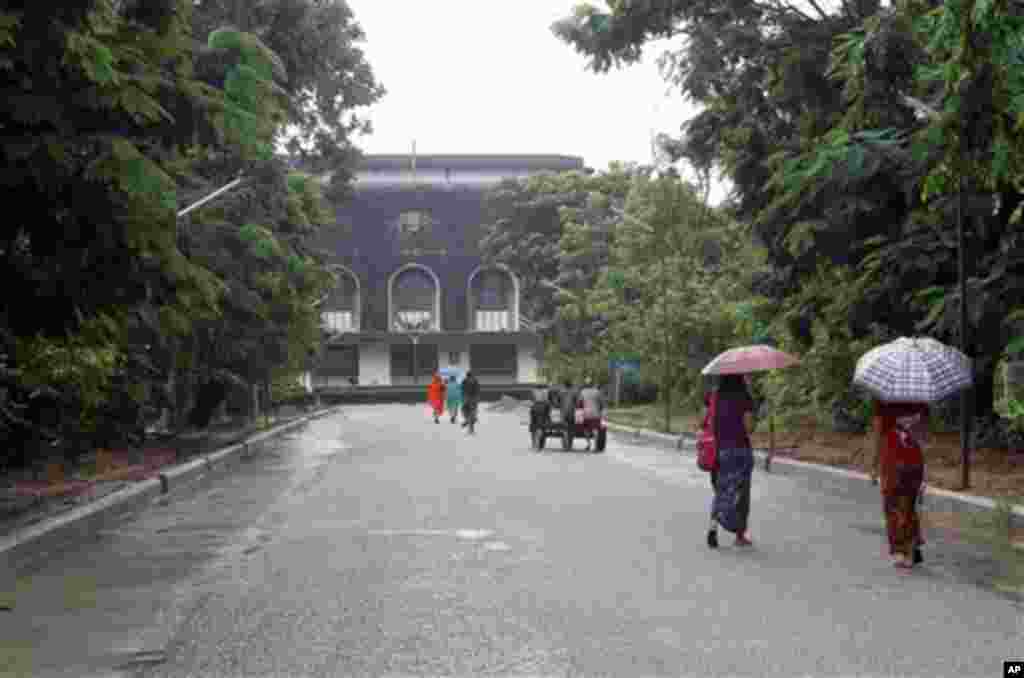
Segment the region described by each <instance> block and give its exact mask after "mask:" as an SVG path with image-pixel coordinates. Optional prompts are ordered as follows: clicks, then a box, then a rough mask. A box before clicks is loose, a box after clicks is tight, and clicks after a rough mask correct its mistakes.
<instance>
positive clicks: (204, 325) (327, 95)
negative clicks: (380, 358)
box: [0, 0, 383, 449]
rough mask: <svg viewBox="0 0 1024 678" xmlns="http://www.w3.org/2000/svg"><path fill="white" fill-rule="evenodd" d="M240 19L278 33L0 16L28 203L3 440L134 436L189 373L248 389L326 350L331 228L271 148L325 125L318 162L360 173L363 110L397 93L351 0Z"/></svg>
mask: <svg viewBox="0 0 1024 678" xmlns="http://www.w3.org/2000/svg"><path fill="white" fill-rule="evenodd" d="M232 7H233V8H234V10H235V11H236V14H235V16H236V17H237V16H243V15H244V16H245V17H248V18H253V17H255V18H257V19H259V20H261V21H262V20H264V19H266V20H267V21H268V22H269V23H268V24H267V26H264V27H263V28H261V29H259V30H256V29H258V28H259V25H258V24H254V25H253V26H252V28H251V29H246V30H242V29H240V28H239V26H238V24H237V23H233V22H229V21H227V17H225V16H223V13H222V12H221V10H222V9H223V7H222V6H221V5H220V4H218V3H207V2H191V1H189V0H146V1H145V2H143V1H141V0H138V1H132V0H125V1H117V2H115V1H114V0H92V1H89V2H80V3H71V4H70V5H69V4H68V3H64V4H63V5H61V6H59V7H56V6H52V5H51V4H48V3H35V4H32V3H24V2H15V3H8V4H7V5H6V6H5V7H4V8H3V9H2V10H0V81H2V83H3V84H2V88H3V91H4V97H3V98H2V101H0V124H2V125H3V127H4V129H5V132H6V133H5V135H4V138H3V140H2V141H0V154H2V157H3V160H4V162H3V169H2V170H0V181H2V184H3V186H4V188H5V190H6V193H7V195H8V196H9V198H10V201H9V202H10V204H12V205H13V204H17V205H18V208H19V209H17V210H11V218H10V219H9V220H8V227H7V228H6V229H5V230H4V234H5V235H4V237H3V239H2V242H0V256H2V257H3V258H4V266H3V267H2V272H0V276H2V281H3V283H4V284H5V286H6V287H5V288H6V289H8V290H18V293H17V294H8V295H7V296H6V297H5V299H4V301H3V303H2V305H0V309H2V310H0V339H2V340H3V347H2V351H0V355H2V359H3V366H2V370H0V376H2V378H3V384H2V386H3V388H2V389H0V429H2V430H4V431H6V434H7V435H9V436H20V439H22V440H23V439H24V437H25V436H29V437H40V436H41V437H42V438H44V439H50V440H53V441H54V442H60V441H64V442H65V443H67V444H71V445H72V446H74V447H77V448H81V447H82V446H83V445H85V446H88V444H89V443H88V442H87V440H86V439H93V440H94V441H102V440H104V439H109V438H111V437H115V438H116V437H118V436H120V435H122V434H123V430H122V429H130V430H131V431H133V432H136V433H137V430H138V426H139V422H140V421H141V419H142V418H143V413H144V410H145V409H146V408H147V407H149V406H155V405H158V404H159V403H160V400H161V398H160V396H161V394H162V393H163V392H164V391H165V390H166V389H164V388H163V384H164V383H165V382H166V381H167V379H168V378H169V377H170V376H171V375H173V374H175V373H176V372H178V371H180V370H181V369H182V368H183V367H187V366H189V365H192V366H193V367H194V368H197V369H199V370H200V372H203V373H205V374H206V378H214V377H216V378H217V379H220V380H222V381H223V380H230V379H239V380H241V379H244V380H246V381H247V383H253V382H255V381H256V380H257V379H264V380H265V378H266V377H267V375H268V370H269V371H273V370H274V369H281V368H284V367H285V366H288V365H291V366H295V365H296V364H298V363H299V362H300V361H301V359H302V358H304V357H306V356H307V354H308V351H309V350H310V349H311V348H312V347H313V345H315V339H316V336H317V332H318V320H317V313H316V311H315V310H314V308H313V303H314V302H315V300H316V299H317V298H319V296H322V293H323V291H324V290H325V289H326V288H327V286H328V285H330V277H329V276H328V275H327V273H326V271H325V269H324V268H323V266H322V265H321V262H318V261H317V260H316V258H315V257H314V256H313V254H312V253H311V252H309V251H308V248H307V247H306V245H305V243H306V241H307V240H308V238H309V236H311V235H312V234H313V233H314V232H315V230H316V228H317V227H318V226H319V225H320V224H321V223H324V222H325V221H327V220H328V219H329V218H330V214H329V212H327V211H325V209H324V205H323V203H322V197H321V191H320V187H319V185H318V184H317V183H316V182H314V181H312V180H311V179H309V178H308V177H306V176H305V175H302V174H299V173H295V172H293V171H291V170H289V168H288V167H286V166H285V164H284V163H283V162H282V161H280V160H278V159H276V158H275V157H274V152H273V149H274V147H275V144H276V143H277V142H278V140H279V139H280V138H281V135H282V134H283V133H284V130H285V126H286V124H287V123H288V122H290V121H291V122H294V123H295V124H296V125H297V126H298V129H299V135H300V136H301V135H302V134H303V133H305V134H307V136H309V135H312V132H311V129H312V127H311V125H313V124H314V123H312V122H310V121H311V120H312V119H313V117H317V119H318V120H319V121H320V122H323V123H324V124H323V125H320V122H317V123H316V125H317V126H318V128H323V130H326V131H323V134H322V135H321V136H320V137H318V139H319V141H318V144H319V146H317V149H318V151H317V153H319V157H320V158H323V159H325V160H324V162H330V163H335V164H336V165H337V167H339V168H344V167H349V166H351V164H352V161H353V159H354V156H353V152H352V148H351V142H350V140H349V139H348V137H347V136H345V135H347V134H350V133H351V132H352V131H354V130H356V129H361V127H360V125H359V124H357V123H356V122H354V121H355V120H356V118H355V116H354V115H353V111H354V110H355V109H358V108H359V107H360V106H363V105H365V104H367V103H370V102H372V101H373V100H375V99H376V98H377V97H379V96H380V95H381V94H382V93H383V91H382V90H381V89H380V88H379V86H378V85H377V84H376V82H375V81H374V79H373V76H372V72H371V71H370V69H369V66H368V64H366V62H365V60H364V59H363V58H362V53H361V52H360V51H359V49H358V46H357V45H356V44H355V43H357V42H358V41H359V40H360V39H361V37H362V34H361V32H360V31H359V28H358V25H357V24H356V23H355V22H354V20H353V19H352V16H351V12H350V11H349V10H348V8H347V6H346V5H345V4H344V3H343V2H340V1H338V2H330V3H320V2H312V1H311V0H292V1H291V2H284V1H282V2H279V3H254V2H248V1H246V2H242V0H238V1H237V2H234V4H233V5H232ZM256 10H258V11H256ZM261 12H264V13H267V12H269V14H265V15H263V14H260V13H261ZM261 17H263V18H261ZM271 19H272V20H271ZM314 19H315V20H314ZM332 22H333V23H332ZM268 26H269V27H268ZM285 46H288V47H289V48H290V51H285V53H284V54H281V53H279V52H278V51H277V50H278V49H283V48H284V47H285ZM310 97H318V101H319V102H320V104H319V108H317V109H316V110H315V111H312V110H310V108H309V106H308V105H307V104H308V102H309V100H310ZM311 116H312V117H311ZM303 124H306V127H303ZM332 125H333V126H332ZM303 130H305V131H303ZM324 135H326V136H324ZM329 158H333V159H330V160H328V159H329ZM332 166H334V165H332ZM242 172H244V174H245V183H244V184H243V186H242V188H240V189H238V190H237V191H236V192H233V193H231V194H228V195H227V196H225V197H224V198H222V199H220V200H219V201H218V202H217V203H215V204H211V205H208V206H207V207H205V208H203V209H201V210H198V211H196V212H193V213H191V214H189V215H188V217H186V218H185V219H184V220H181V221H179V219H178V218H177V214H176V213H177V211H178V210H179V209H180V208H182V207H184V206H185V205H187V204H189V203H190V202H192V201H194V200H195V199H197V198H198V197H200V196H202V195H205V194H207V193H208V192H209V191H211V190H212V189H214V188H218V187H219V186H221V185H223V184H224V183H226V182H227V181H229V180H231V179H233V178H235V177H236V176H238V175H239V173H242ZM346 176H347V175H346V174H345V172H341V173H340V174H339V175H338V177H340V179H339V181H340V183H341V184H344V182H345V180H346V179H345V177H346ZM257 344H258V345H259V346H260V347H261V348H262V350H259V351H257V350H255V349H256V346H257ZM172 381H173V380H172ZM125 408H128V409H127V410H126V409H125ZM83 436H84V437H83ZM8 447H9V449H15V448H18V447H23V445H21V444H20V443H16V444H11V445H9V446H8Z"/></svg>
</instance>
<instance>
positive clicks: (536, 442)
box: [533, 427, 544, 452]
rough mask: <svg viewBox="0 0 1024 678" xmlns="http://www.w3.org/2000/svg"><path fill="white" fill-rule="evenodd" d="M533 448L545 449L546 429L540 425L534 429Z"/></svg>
mask: <svg viewBox="0 0 1024 678" xmlns="http://www.w3.org/2000/svg"><path fill="white" fill-rule="evenodd" d="M533 449H535V450H537V451H538V452H540V451H541V450H543V449H544V429H542V428H540V427H538V428H535V429H534V430H533Z"/></svg>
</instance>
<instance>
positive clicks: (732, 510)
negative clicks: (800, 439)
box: [706, 374, 755, 548]
mask: <svg viewBox="0 0 1024 678" xmlns="http://www.w3.org/2000/svg"><path fill="white" fill-rule="evenodd" d="M712 397H714V398H716V401H715V421H714V424H713V425H714V427H715V440H716V443H717V447H718V458H717V461H718V465H717V468H715V469H714V470H713V471H712V472H711V486H712V487H713V488H714V491H715V498H714V500H713V502H712V504H711V526H710V529H709V530H708V546H709V547H710V548H717V547H718V526H719V525H721V526H722V527H724V528H725V529H727V530H729V531H730V532H735V533H736V545H737V546H751V541H750V539H749V538H748V537H747V523H748V520H749V517H750V483H751V480H752V478H753V473H754V452H753V449H752V447H751V444H750V436H749V434H748V432H749V431H750V430H751V429H752V428H753V426H754V414H753V413H754V411H755V403H754V399H753V398H752V397H751V395H750V391H749V390H748V389H747V383H746V380H745V379H744V378H743V376H742V375H738V374H726V375H722V377H721V379H720V380H719V382H718V387H717V389H716V390H715V394H714V395H713V396H712ZM706 403H707V404H708V406H709V407H710V406H711V401H710V398H708V399H707V400H706Z"/></svg>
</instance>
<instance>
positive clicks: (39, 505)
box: [0, 408, 313, 537]
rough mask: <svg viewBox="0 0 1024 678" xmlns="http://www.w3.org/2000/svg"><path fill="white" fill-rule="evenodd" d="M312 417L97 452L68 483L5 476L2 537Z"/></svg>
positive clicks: (225, 425) (231, 424) (288, 416)
mask: <svg viewBox="0 0 1024 678" xmlns="http://www.w3.org/2000/svg"><path fill="white" fill-rule="evenodd" d="M308 414H313V412H312V411H310V412H308V413H307V412H303V411H299V410H296V409H295V408H289V409H287V410H286V408H282V414H281V416H278V417H276V418H273V419H272V420H270V421H269V422H268V423H267V424H266V425H259V424H251V423H249V421H248V419H247V418H246V419H243V420H238V419H235V420H232V421H228V422H220V423H217V424H211V425H210V426H209V427H208V428H207V429H205V430H202V431H194V430H192V431H183V432H181V433H179V434H176V435H173V436H169V437H164V438H160V439H154V440H151V441H147V442H146V443H145V444H144V445H143V446H142V447H141V448H138V449H124V448H122V449H116V450H111V451H110V453H109V455H100V458H97V453H95V452H93V453H90V454H88V455H85V456H84V457H83V458H82V459H81V460H80V463H79V470H78V471H77V472H75V473H74V474H72V475H71V476H70V477H67V478H65V479H64V480H63V481H60V480H56V479H45V478H44V479H39V480H36V479H32V471H31V470H24V471H20V472H18V473H17V474H16V475H12V476H9V477H7V478H0V537H5V536H9V535H12V534H14V533H16V532H20V531H21V530H24V529H25V528H27V527H29V526H32V525H36V524H38V523H41V522H43V521H46V520H51V519H54V518H57V517H58V516H61V515H64V514H66V513H68V512H70V511H73V510H74V509H76V508H79V507H83V506H87V505H89V504H94V503H95V502H97V501H99V500H101V499H103V498H104V497H106V496H108V495H110V494H111V493H113V492H117V491H119V490H122V489H124V488H126V487H129V486H131V485H133V484H135V483H139V482H141V481H145V480H152V479H154V478H157V477H158V476H159V475H160V473H161V472H163V471H165V470H167V469H168V468H172V467H174V466H178V465H181V464H185V463H187V462H189V461H190V460H193V459H195V458H197V457H200V456H202V455H208V454H210V453H212V452H214V451H216V450H218V449H220V448H224V447H228V446H230V445H235V444H237V443H240V442H242V441H244V440H245V439H247V438H248V437H250V436H252V435H254V434H256V433H258V432H260V431H262V430H266V429H268V428H271V427H274V426H279V425H281V424H287V423H288V422H291V421H295V420H297V419H299V418H301V417H303V416H307V415H308Z"/></svg>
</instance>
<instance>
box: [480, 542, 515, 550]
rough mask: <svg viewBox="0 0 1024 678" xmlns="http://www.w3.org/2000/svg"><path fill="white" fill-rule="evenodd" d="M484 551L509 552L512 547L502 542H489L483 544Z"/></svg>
mask: <svg viewBox="0 0 1024 678" xmlns="http://www.w3.org/2000/svg"><path fill="white" fill-rule="evenodd" d="M484 549H485V550H487V551H511V550H512V547H511V546H509V545H508V544H506V543H505V542H503V541H489V542H485V543H484Z"/></svg>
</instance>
